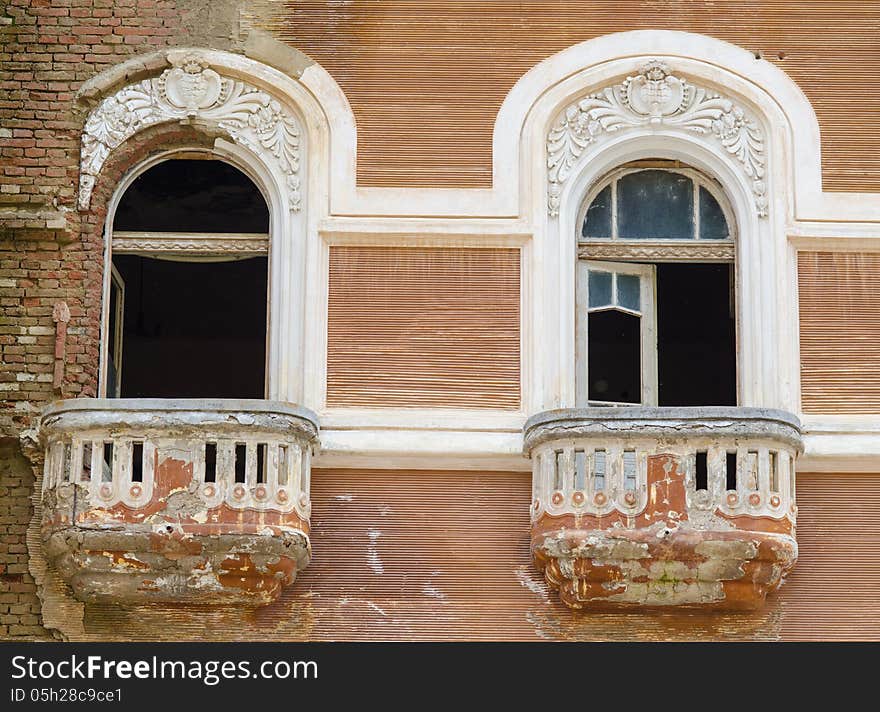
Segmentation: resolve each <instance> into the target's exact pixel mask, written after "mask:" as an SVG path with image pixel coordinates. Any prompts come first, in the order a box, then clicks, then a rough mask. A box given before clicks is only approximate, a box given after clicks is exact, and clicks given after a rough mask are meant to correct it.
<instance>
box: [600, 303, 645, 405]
mask: <svg viewBox="0 0 880 712" xmlns="http://www.w3.org/2000/svg"><path fill="white" fill-rule="evenodd" d="M587 333H588V338H589V344H588V347H587V354H588V363H587V369H588V371H587V372H588V376H589V390H588V395H587V397H588V398H589V399H590V400H591V401H611V402H615V403H639V402H641V394H642V385H641V384H642V376H641V371H642V359H641V351H642V348H641V319H640V318H639V317H637V316H634V315H632V314H626V313H624V312H621V311H617V310H615V309H612V310H609V311H600V312H591V313H590V314H589V317H588V323H587Z"/></svg>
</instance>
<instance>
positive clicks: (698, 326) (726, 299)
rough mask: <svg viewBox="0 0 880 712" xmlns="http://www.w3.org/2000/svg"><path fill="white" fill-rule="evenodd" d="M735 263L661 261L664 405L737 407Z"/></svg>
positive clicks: (659, 353)
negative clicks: (666, 262)
mask: <svg viewBox="0 0 880 712" xmlns="http://www.w3.org/2000/svg"><path fill="white" fill-rule="evenodd" d="M732 274H733V265H730V264H658V265H657V360H658V364H657V366H658V380H659V383H658V386H659V393H658V403H659V405H679V406H694V405H736V321H735V315H734V311H733V304H732V300H731V294H732V292H731V280H732Z"/></svg>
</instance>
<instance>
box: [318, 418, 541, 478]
mask: <svg viewBox="0 0 880 712" xmlns="http://www.w3.org/2000/svg"><path fill="white" fill-rule="evenodd" d="M320 437H321V450H320V452H319V453H318V454H317V455H316V456H315V458H314V459H313V460H312V466H313V467H315V468H322V467H335V468H362V469H372V470H378V469H410V470H513V471H522V472H530V471H531V463H530V462H529V461H528V460H527V459H526V458H525V457H524V456H523V454H522V442H523V438H522V433H520V432H516V433H498V432H474V431H454V430H443V431H424V430H423V431H416V430H385V429H379V430H371V429H363V430H333V429H325V428H322V429H321V435H320Z"/></svg>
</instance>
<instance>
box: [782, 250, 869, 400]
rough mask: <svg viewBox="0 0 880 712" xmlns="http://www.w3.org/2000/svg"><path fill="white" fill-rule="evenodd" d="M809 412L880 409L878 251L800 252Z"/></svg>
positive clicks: (805, 388)
mask: <svg viewBox="0 0 880 712" xmlns="http://www.w3.org/2000/svg"><path fill="white" fill-rule="evenodd" d="M798 282H799V284H798V292H799V299H800V344H801V389H802V400H803V409H804V412H805V413H834V414H868V413H880V254H876V253H858V252H801V253H799V254H798Z"/></svg>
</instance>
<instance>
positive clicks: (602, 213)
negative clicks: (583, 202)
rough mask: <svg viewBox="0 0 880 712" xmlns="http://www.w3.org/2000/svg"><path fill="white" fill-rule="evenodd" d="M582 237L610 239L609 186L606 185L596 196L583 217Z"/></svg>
mask: <svg viewBox="0 0 880 712" xmlns="http://www.w3.org/2000/svg"><path fill="white" fill-rule="evenodd" d="M581 235H583V236H584V237H611V186H610V185H607V186H605V188H603V189H602V191H601V192H600V193H599V195H597V196H596V197H595V198H594V199H593V202H592V203H590V207H589V208H587V214H586V217H584V227H583V229H582V230H581Z"/></svg>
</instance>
